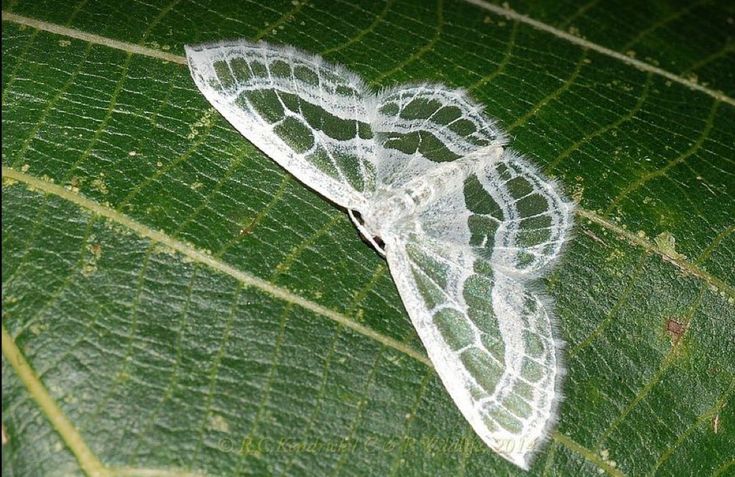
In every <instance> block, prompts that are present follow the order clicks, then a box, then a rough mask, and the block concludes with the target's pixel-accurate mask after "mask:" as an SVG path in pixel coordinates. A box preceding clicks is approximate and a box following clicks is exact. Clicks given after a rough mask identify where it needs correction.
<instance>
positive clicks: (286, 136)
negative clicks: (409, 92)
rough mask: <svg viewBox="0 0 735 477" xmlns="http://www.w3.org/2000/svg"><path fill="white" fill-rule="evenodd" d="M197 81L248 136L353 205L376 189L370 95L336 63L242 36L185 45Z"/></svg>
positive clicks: (316, 187) (323, 189)
mask: <svg viewBox="0 0 735 477" xmlns="http://www.w3.org/2000/svg"><path fill="white" fill-rule="evenodd" d="M186 57H187V61H188V63H189V69H190V70H191V75H192V77H193V79H194V82H195V83H196V85H197V87H198V88H199V89H200V90H201V92H202V93H203V94H204V96H205V97H206V98H207V99H208V100H209V102H210V103H212V105H213V106H214V107H215V108H216V109H217V110H218V111H219V112H220V113H221V114H222V115H223V116H224V117H225V118H226V119H227V120H228V121H229V122H230V123H232V125H233V126H235V128H236V129H237V130H238V131H240V133H242V135H243V136H245V137H246V138H247V139H248V140H249V141H250V142H252V143H253V144H255V145H256V146H257V147H258V148H259V149H261V150H262V151H263V152H265V153H266V154H267V155H268V156H270V157H271V158H272V159H273V160H274V161H276V162H277V163H278V164H280V165H281V166H282V167H283V168H285V169H286V170H288V172H290V173H291V174H293V175H294V176H296V178H298V179H299V180H300V181H302V182H303V183H304V184H306V185H307V186H309V187H311V188H312V189H314V190H316V191H317V192H319V193H320V194H322V195H323V196H325V197H326V198H328V199H329V200H331V201H333V202H335V203H337V204H338V205H341V206H343V207H347V208H350V209H361V208H363V207H364V205H365V196H366V195H370V194H371V193H372V192H373V190H374V189H375V163H374V161H375V141H374V139H373V133H372V130H371V126H370V124H369V122H368V118H369V117H370V113H371V111H372V110H373V109H372V108H373V107H372V106H371V105H372V104H373V103H374V99H373V95H372V93H370V92H369V91H368V89H367V88H366V86H365V85H364V84H363V82H362V80H361V79H360V78H359V77H358V76H357V75H355V74H354V73H351V72H350V71H348V70H346V69H345V68H342V67H341V66H338V65H332V64H329V63H326V62H324V61H323V60H322V59H321V57H319V56H315V55H311V54H308V53H305V52H301V51H299V50H296V49H295V48H292V47H284V46H276V45H270V44H268V43H250V42H247V41H245V40H239V41H235V42H225V43H213V44H205V45H196V46H187V47H186Z"/></svg>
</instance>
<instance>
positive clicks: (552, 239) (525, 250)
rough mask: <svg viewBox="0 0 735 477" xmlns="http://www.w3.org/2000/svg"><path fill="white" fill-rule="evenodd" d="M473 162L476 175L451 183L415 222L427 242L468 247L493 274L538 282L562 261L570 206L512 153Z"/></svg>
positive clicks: (571, 212) (550, 183) (570, 219)
mask: <svg viewBox="0 0 735 477" xmlns="http://www.w3.org/2000/svg"><path fill="white" fill-rule="evenodd" d="M475 156H476V161H477V162H476V165H475V166H474V167H473V169H474V170H473V171H472V172H471V173H468V174H466V175H464V176H457V177H456V178H454V179H453V180H455V182H456V184H455V185H454V189H453V190H451V191H449V193H445V194H443V195H441V196H440V197H437V198H435V199H434V201H433V202H432V203H431V204H430V205H429V206H428V207H426V208H425V209H423V210H422V211H421V212H420V213H419V215H418V217H417V219H416V220H417V221H418V222H419V223H420V224H421V226H422V229H423V230H424V231H425V232H426V234H427V235H429V236H430V237H433V238H435V239H438V240H441V241H445V242H447V243H448V244H449V245H448V246H460V247H469V248H470V249H472V251H473V252H474V253H475V254H477V255H478V256H480V257H482V258H483V259H485V260H487V261H489V262H490V263H492V265H493V268H494V269H495V270H496V271H499V272H503V273H505V274H507V275H510V276H513V277H514V278H516V279H518V280H521V281H524V280H528V279H533V278H536V277H538V276H539V275H541V273H543V272H544V271H545V270H546V269H547V268H548V267H549V265H550V264H551V263H553V262H554V261H555V260H556V259H557V258H558V257H559V256H561V252H562V248H563V246H564V244H565V242H566V241H567V240H568V238H569V232H570V229H571V227H572V224H573V215H574V204H573V203H572V202H569V201H567V200H566V199H565V198H564V196H563V195H562V193H561V192H560V190H559V188H558V187H557V185H556V184H555V183H554V181H552V180H549V179H548V178H545V177H543V176H542V175H541V173H540V172H538V170H537V169H536V168H535V167H534V166H533V165H532V164H531V163H530V162H529V161H528V160H526V159H525V158H523V157H522V156H521V155H519V154H516V153H515V152H513V151H509V150H507V149H506V150H503V151H502V153H501V154H500V155H499V156H498V155H496V154H495V153H494V151H488V154H487V157H485V156H483V152H482V151H480V152H478V153H476V154H475Z"/></svg>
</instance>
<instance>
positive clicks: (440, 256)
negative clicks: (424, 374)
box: [385, 229, 563, 469]
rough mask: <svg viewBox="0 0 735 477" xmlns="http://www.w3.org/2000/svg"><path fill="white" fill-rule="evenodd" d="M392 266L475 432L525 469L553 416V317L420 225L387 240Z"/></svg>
mask: <svg viewBox="0 0 735 477" xmlns="http://www.w3.org/2000/svg"><path fill="white" fill-rule="evenodd" d="M385 243H386V254H387V259H388V264H389V266H390V267H389V268H390V271H391V274H392V275H393V278H394V280H395V282H396V285H397V287H398V291H399V293H400V295H401V298H402V299H403V302H404V304H405V307H406V310H407V311H408V314H409V316H410V317H411V321H412V323H413V325H414V327H415V328H416V330H417V332H418V335H419V337H420V338H421V340H422V342H423V344H424V346H425V347H426V351H427V353H428V355H429V358H430V359H431V361H432V363H434V366H435V368H436V370H437V373H438V374H439V377H440V378H441V380H442V382H443V383H444V385H445V387H446V388H447V391H448V392H449V394H450V395H451V396H452V398H453V399H454V401H455V403H456V404H457V406H458V408H459V409H460V411H461V412H462V414H463V415H464V416H465V418H466V419H467V420H468V421H469V423H470V424H471V425H472V427H473V429H474V430H475V432H476V433H477V434H478V435H479V436H480V437H481V438H482V440H483V441H484V442H485V443H486V444H487V445H488V446H489V447H490V448H492V449H493V450H494V451H496V452H498V453H499V454H500V455H502V456H503V457H505V458H506V459H507V460H509V461H510V462H512V463H514V464H516V465H518V466H519V467H521V468H523V469H528V466H529V462H530V459H531V457H532V455H533V453H534V452H535V451H536V450H537V448H538V445H539V443H540V441H541V440H542V439H543V438H544V437H545V436H546V434H547V433H548V429H549V428H550V426H551V425H552V424H553V422H554V420H555V418H556V404H557V402H558V399H559V396H560V389H559V381H560V377H561V375H562V373H563V368H562V366H561V363H560V356H559V347H560V346H559V343H558V342H557V341H555V339H554V336H553V333H554V325H553V318H552V316H551V314H550V311H549V309H548V307H547V306H546V305H545V304H544V301H543V300H542V299H541V298H540V297H539V296H537V295H535V294H533V293H531V292H529V291H527V290H525V289H524V287H523V284H522V283H520V282H517V281H515V280H513V279H512V278H509V277H507V276H504V275H502V274H495V273H494V272H493V270H492V265H491V264H490V262H487V261H485V260H483V259H479V258H477V256H476V254H474V253H473V252H472V250H471V249H469V248H461V247H454V248H451V247H447V246H446V243H443V242H440V241H435V240H434V239H432V238H430V237H428V236H427V235H425V234H423V233H421V232H420V230H418V229H417V231H415V232H412V233H409V234H407V235H405V236H391V237H387V238H386V239H385Z"/></svg>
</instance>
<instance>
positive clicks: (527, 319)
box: [186, 41, 573, 469]
mask: <svg viewBox="0 0 735 477" xmlns="http://www.w3.org/2000/svg"><path fill="white" fill-rule="evenodd" d="M186 55H187V58H188V62H189V68H190V69H191V74H192V77H193V78H194V81H195V82H196V84H197V86H198V87H199V89H200V90H201V92H202V93H203V94H204V96H206V98H207V99H208V100H209V101H210V102H211V103H212V104H213V105H214V107H215V108H217V110H219V112H220V113H222V115H223V116H224V117H225V118H227V120H228V121H229V122H230V123H232V125H233V126H235V128H237V130H238V131H240V132H241V133H242V134H243V135H244V136H245V137H246V138H247V139H248V140H250V141H251V142H252V143H253V144H255V145H256V146H257V147H258V148H260V149H261V150H262V151H263V152H265V153H266V154H267V155H268V156H270V157H271V158H272V159H273V160H274V161H276V162H277V163H278V164H280V165H281V166H283V167H284V168H285V169H286V170H287V171H289V172H290V173H291V174H293V175H294V176H295V177H296V178H298V179H299V180H300V181H301V182H303V183H304V184H306V185H307V186H309V187H311V188H312V189H314V190H316V191H317V192H319V193H320V194H321V195H323V196H324V197H326V198H327V199H329V200H330V201H332V202H334V203H336V204H337V205H340V206H342V207H344V208H346V209H347V210H348V211H349V214H350V217H352V219H353V221H354V222H355V225H356V226H357V228H358V229H359V230H360V232H361V233H362V235H364V237H365V239H367V240H368V241H369V242H370V243H371V244H372V245H373V246H374V247H375V249H376V250H377V251H378V252H379V253H380V254H381V255H383V256H385V257H386V259H387V261H388V266H389V267H390V271H391V274H392V275H393V279H394V280H395V283H396V286H397V287H398V291H399V293H400V295H401V298H402V299H403V303H404V305H405V307H406V310H407V311H408V315H409V316H410V317H411V321H412V323H413V325H414V326H415V327H416V330H417V332H418V334H419V336H420V337H421V340H422V342H423V344H424V346H425V347H426V351H427V353H428V355H429V358H430V359H431V361H432V363H433V364H434V366H435V367H436V371H437V373H438V374H439V377H440V378H441V380H442V382H443V383H444V385H445V386H446V389H447V391H449V394H450V395H451V396H452V398H453V399H454V402H455V403H456V404H457V406H458V407H459V409H460V411H461V412H462V414H463V415H464V416H465V418H467V420H468V421H469V423H470V424H471V425H472V427H473V428H474V430H475V432H477V434H478V435H479V436H480V437H481V438H482V439H483V441H484V442H485V443H486V444H487V445H488V446H490V447H491V448H492V449H493V450H494V451H496V452H497V453H499V454H500V455H502V456H503V457H504V458H506V459H508V460H509V461H510V462H512V463H514V464H516V465H517V466H519V467H521V468H523V469H527V468H528V465H529V460H530V458H531V456H532V454H533V452H534V451H535V450H536V449H537V448H538V447H539V445H540V443H541V441H542V440H543V438H544V437H545V436H546V434H547V433H548V430H549V428H550V426H551V425H552V424H553V421H554V420H555V416H556V404H557V402H558V400H559V398H560V389H559V385H560V377H561V375H562V374H563V369H562V365H561V363H560V351H559V348H560V346H559V345H560V341H559V340H558V338H555V337H554V321H553V317H552V315H551V312H550V310H549V306H548V305H547V302H546V300H544V299H543V298H542V296H541V295H540V294H539V293H537V292H534V291H532V287H529V286H528V285H529V283H530V282H529V281H530V280H532V279H534V278H538V277H539V276H540V274H542V273H543V272H544V271H546V270H547V269H548V268H549V265H550V264H551V262H553V261H554V259H555V258H557V257H558V256H559V254H560V251H561V248H562V245H563V243H564V241H565V239H566V238H567V234H568V232H569V228H570V226H571V224H572V209H573V207H572V204H571V203H570V202H567V201H565V200H564V199H563V198H562V196H561V194H560V193H559V191H558V189H557V187H556V186H555V185H554V183H553V182H551V181H549V180H548V179H546V178H544V177H542V176H541V175H540V174H539V173H538V172H537V171H536V169H535V168H534V167H533V166H532V165H531V164H530V163H529V162H528V161H526V160H525V159H523V158H522V157H520V156H519V155H518V154H515V153H513V152H511V151H509V150H507V149H505V147H504V145H505V142H506V141H505V138H504V137H503V133H502V132H501V131H500V129H499V128H498V127H497V126H496V125H495V123H494V122H493V121H492V120H491V119H489V118H488V117H486V116H485V115H484V114H483V113H482V110H481V107H480V106H479V105H478V104H476V103H474V102H472V101H471V100H470V99H469V98H468V97H467V96H466V95H465V94H464V93H463V92H461V91H456V90H451V89H448V88H447V87H445V86H442V85H436V84H410V85H402V86H398V87H394V88H390V89H386V90H384V91H381V92H379V93H375V92H373V91H371V90H370V89H369V88H368V87H367V86H366V85H365V83H364V82H363V81H362V80H361V79H360V78H359V77H358V76H357V75H356V74H354V73H352V72H350V71H348V70H346V69H345V68H343V67H341V66H339V65H333V64H329V63H327V62H325V61H324V60H322V59H321V58H320V57H318V56H314V55H311V54H307V53H305V52H302V51H299V50H296V49H294V48H290V47H283V46H276V45H270V44H267V43H249V42H247V41H234V42H227V43H214V44H206V45H198V46H189V47H187V48H186Z"/></svg>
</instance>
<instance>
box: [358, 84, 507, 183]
mask: <svg viewBox="0 0 735 477" xmlns="http://www.w3.org/2000/svg"><path fill="white" fill-rule="evenodd" d="M372 127H373V132H374V133H375V141H376V143H377V145H378V150H377V153H378V157H379V161H378V170H377V176H378V182H379V184H382V185H385V186H390V187H391V188H392V189H397V188H400V187H401V186H402V185H403V184H405V183H406V182H408V181H409V180H411V179H413V178H415V177H417V176H419V175H422V174H424V173H425V172H426V171H428V170H430V169H433V168H435V167H436V166H437V165H439V164H442V163H445V162H451V161H455V160H457V159H460V158H462V157H464V156H467V155H469V154H471V153H474V152H475V151H477V150H479V149H483V148H491V147H492V146H502V145H503V144H504V143H505V138H504V136H503V133H502V131H501V130H500V128H499V127H498V126H497V125H496V124H495V121H493V120H492V119H490V118H489V117H487V116H486V115H485V114H484V113H483V111H482V106H481V105H480V104H478V103H476V102H474V101H473V100H472V99H471V98H469V97H468V96H467V95H466V94H465V93H464V92H463V91H461V90H456V89H449V88H447V87H446V86H443V85H434V84H415V85H401V86H398V87H395V88H391V89H387V90H385V91H383V92H381V93H380V94H378V97H377V102H376V106H375V113H374V116H373V121H372Z"/></svg>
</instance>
